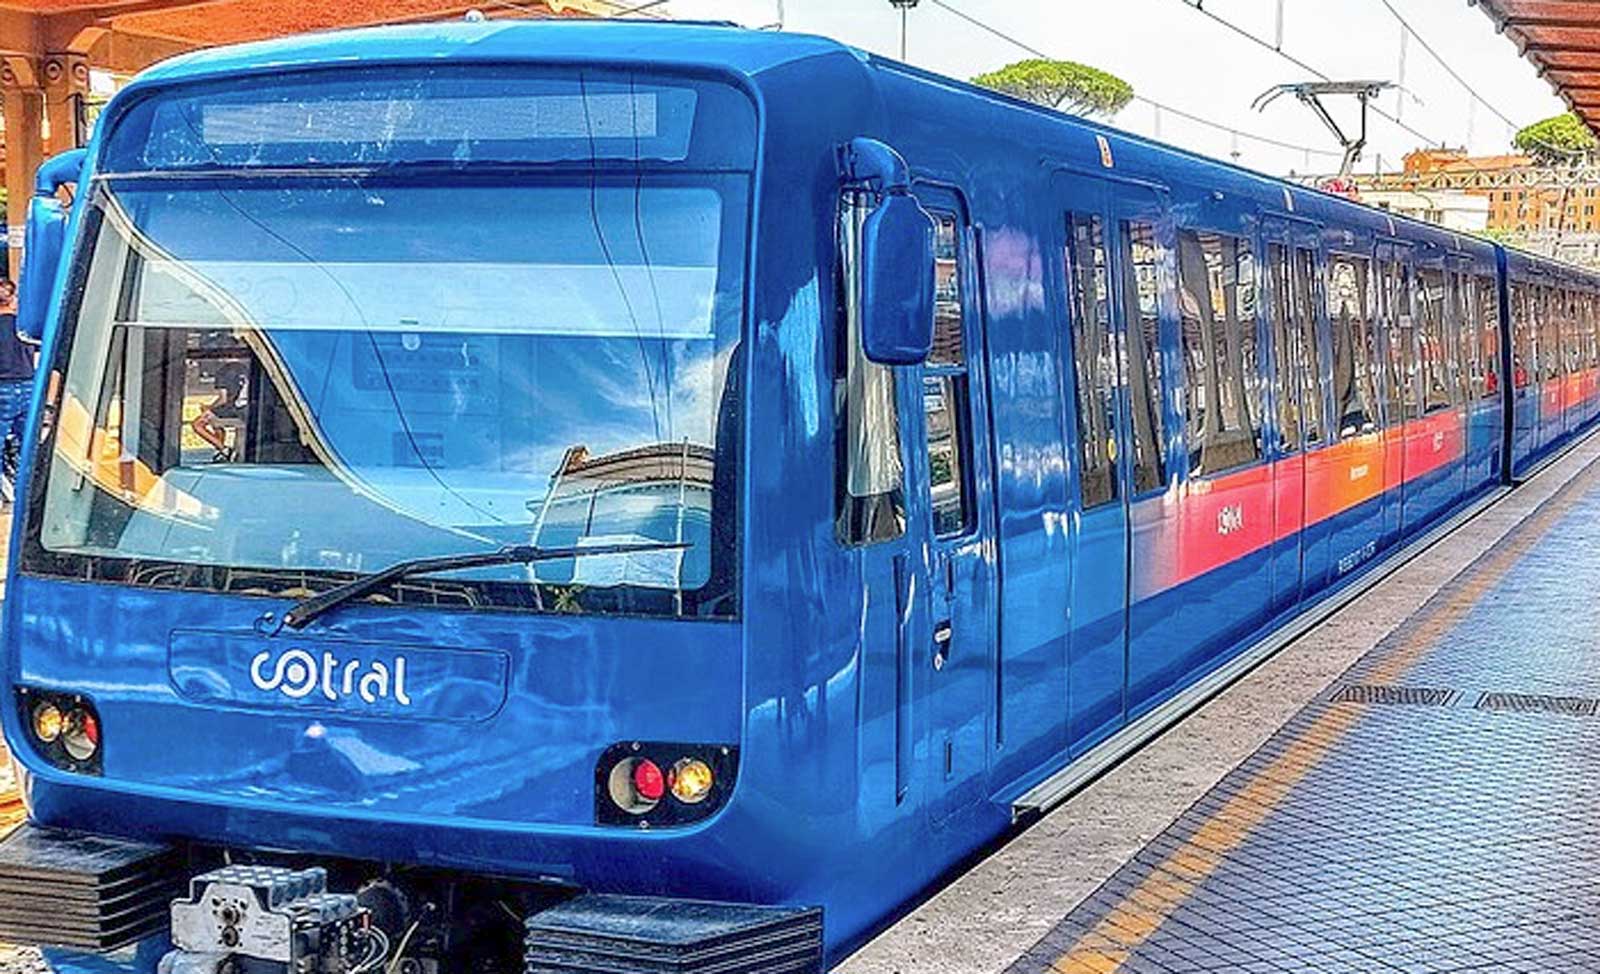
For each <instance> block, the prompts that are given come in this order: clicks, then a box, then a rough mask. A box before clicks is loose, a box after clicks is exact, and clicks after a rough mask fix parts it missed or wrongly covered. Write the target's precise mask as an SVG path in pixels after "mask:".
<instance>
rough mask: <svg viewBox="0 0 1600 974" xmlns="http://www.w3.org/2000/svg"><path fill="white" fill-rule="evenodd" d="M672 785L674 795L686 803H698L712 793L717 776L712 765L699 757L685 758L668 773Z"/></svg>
mask: <svg viewBox="0 0 1600 974" xmlns="http://www.w3.org/2000/svg"><path fill="white" fill-rule="evenodd" d="M668 780H669V781H670V783H671V785H672V795H673V797H674V798H676V799H678V801H680V802H683V803H684V804H685V805H698V804H699V803H701V802H703V801H705V800H706V796H707V795H710V794H711V788H712V786H714V785H715V784H716V783H717V776H716V775H715V774H714V773H713V772H712V770H711V766H710V765H709V764H706V763H705V762H704V761H702V760H700V759H699V758H684V759H683V760H681V761H679V762H678V763H677V764H674V765H673V766H672V773H671V774H670V775H668Z"/></svg>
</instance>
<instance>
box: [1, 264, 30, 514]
mask: <svg viewBox="0 0 1600 974" xmlns="http://www.w3.org/2000/svg"><path fill="white" fill-rule="evenodd" d="M34 360H35V354H34V349H33V346H32V345H30V344H28V343H27V342H25V341H23V340H22V337H21V336H19V335H18V334H17V286H16V284H15V283H13V282H11V281H9V280H5V279H0V432H3V433H4V435H5V443H4V445H3V446H0V475H3V477H4V480H3V482H0V501H3V502H4V503H7V504H9V503H11V501H12V499H13V496H14V494H15V491H16V482H17V460H18V458H19V457H21V455H22V437H23V435H24V426H25V424H26V423H27V420H28V404H29V401H30V400H31V399H32V398H33V369H34Z"/></svg>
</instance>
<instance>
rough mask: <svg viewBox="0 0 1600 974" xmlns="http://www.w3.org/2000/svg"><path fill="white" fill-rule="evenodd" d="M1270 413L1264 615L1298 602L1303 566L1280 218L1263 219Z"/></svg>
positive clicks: (1290, 301) (1300, 406)
mask: <svg viewBox="0 0 1600 974" xmlns="http://www.w3.org/2000/svg"><path fill="white" fill-rule="evenodd" d="M1262 238H1263V241H1264V242H1265V244H1266V247H1265V250H1264V253H1265V255H1266V267H1265V270H1266V299H1267V334H1268V341H1267V346H1268V349H1269V352H1268V361H1270V362H1271V363H1272V365H1271V369H1270V374H1271V376H1272V380H1271V383H1270V387H1271V390H1272V395H1271V412H1272V415H1273V418H1274V424H1273V425H1274V428H1275V429H1276V431H1277V437H1276V444H1275V449H1274V450H1273V451H1272V454H1273V461H1272V498H1273V501H1272V510H1273V525H1272V527H1273V531H1272V536H1273V539H1274V540H1273V542H1272V556H1271V565H1272V568H1271V576H1272V600H1271V604H1270V605H1269V606H1268V609H1269V615H1275V614H1277V613H1279V612H1282V611H1284V610H1286V609H1289V608H1291V607H1293V606H1294V605H1296V604H1298V603H1299V601H1300V588H1301V581H1302V579H1303V574H1302V573H1303V570H1304V558H1303V556H1304V552H1303V549H1302V543H1303V540H1304V538H1303V535H1302V529H1303V528H1304V527H1305V500H1306V464H1305V452H1304V447H1305V437H1304V432H1305V431H1304V429H1303V419H1304V415H1303V414H1304V412H1305V409H1306V407H1307V405H1308V402H1307V398H1306V395H1305V389H1304V384H1303V383H1304V377H1303V375H1302V372H1301V365H1302V363H1303V362H1304V361H1305V360H1306V349H1305V348H1304V344H1305V336H1304V334H1303V332H1302V331H1301V329H1300V328H1299V327H1298V319H1297V315H1296V307H1295V301H1296V295H1295V283H1294V282H1295V268H1294V263H1295V251H1296V248H1295V245H1294V242H1295V234H1294V232H1293V229H1292V227H1291V225H1290V224H1289V223H1288V222H1287V221H1284V220H1280V219H1275V218H1269V219H1267V220H1265V221H1263V224H1262Z"/></svg>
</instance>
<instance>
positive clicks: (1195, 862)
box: [1049, 466, 1596, 974]
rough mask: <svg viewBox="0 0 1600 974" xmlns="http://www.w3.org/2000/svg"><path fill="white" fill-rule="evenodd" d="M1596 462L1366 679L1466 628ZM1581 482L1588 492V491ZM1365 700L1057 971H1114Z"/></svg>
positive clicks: (1239, 802) (1306, 734) (1264, 781)
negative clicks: (1466, 622) (1463, 625)
mask: <svg viewBox="0 0 1600 974" xmlns="http://www.w3.org/2000/svg"><path fill="white" fill-rule="evenodd" d="M1595 469H1596V468H1594V467H1592V466H1591V467H1589V468H1586V469H1585V470H1584V471H1583V472H1582V473H1581V474H1579V475H1578V476H1577V477H1574V478H1573V479H1572V480H1571V481H1568V482H1567V484H1566V485H1565V486H1563V487H1562V488H1561V489H1560V490H1559V491H1557V492H1556V493H1555V495H1554V496H1552V497H1550V498H1549V499H1548V500H1546V501H1545V502H1544V504H1542V505H1541V506H1540V507H1539V508H1538V509H1537V510H1536V511H1535V512H1534V513H1533V514H1532V515H1531V516H1530V517H1529V518H1528V519H1527V520H1526V521H1524V522H1523V523H1522V524H1521V525H1520V526H1518V527H1517V528H1516V529H1515V530H1513V531H1512V533H1511V536H1510V537H1507V538H1506V539H1504V541H1503V543H1502V545H1501V546H1500V547H1498V548H1496V549H1494V550H1493V552H1492V553H1491V554H1490V555H1489V556H1488V557H1487V558H1484V559H1483V560H1481V561H1479V562H1478V563H1477V565H1476V567H1473V568H1468V570H1467V572H1468V574H1467V575H1466V576H1464V577H1463V578H1462V579H1461V582H1460V585H1459V587H1458V588H1457V589H1456V590H1455V591H1454V592H1451V593H1450V594H1449V595H1448V596H1447V597H1442V598H1438V599H1437V600H1435V601H1434V602H1432V603H1431V604H1429V605H1428V606H1426V607H1425V608H1424V609H1423V610H1422V611H1423V613H1424V614H1423V615H1422V616H1421V618H1420V619H1418V621H1417V622H1416V624H1415V625H1414V626H1412V627H1411V628H1410V629H1409V630H1407V631H1405V632H1404V636H1403V638H1402V640H1401V641H1400V644H1399V645H1398V646H1396V647H1394V648H1393V650H1392V651H1391V652H1390V653H1389V654H1388V655H1387V656H1386V657H1385V658H1384V659H1383V660H1382V661H1381V662H1379V663H1378V665H1377V666H1375V667H1373V669H1372V670H1370V671H1369V672H1368V673H1367V674H1366V675H1365V676H1364V677H1363V680H1364V681H1365V682H1370V683H1380V684H1381V683H1392V682H1394V681H1395V680H1398V679H1399V678H1400V677H1402V676H1403V675H1405V673H1406V672H1407V671H1408V670H1410V669H1411V668H1412V666H1414V665H1415V664H1416V663H1418V662H1419V661H1420V660H1421V659H1422V658H1423V657H1424V656H1426V655H1427V654H1428V653H1429V652H1431V651H1432V650H1433V649H1434V648H1435V647H1436V646H1437V645H1438V644H1439V642H1440V640H1442V639H1443V638H1444V637H1445V636H1446V635H1448V634H1449V633H1450V632H1452V631H1453V630H1454V629H1455V628H1456V627H1457V626H1458V625H1460V624H1461V623H1462V622H1463V621H1464V620H1465V619H1466V617H1467V615H1468V614H1469V613H1470V612H1471V611H1472V610H1473V609H1474V608H1475V607H1476V606H1477V604H1478V603H1479V601H1481V600H1482V598H1483V596H1484V595H1486V594H1487V593H1488V592H1489V590H1490V589H1492V588H1493V587H1494V586H1495V585H1496V584H1498V583H1499V582H1500V580H1501V579H1503V578H1504V577H1505V575H1506V573H1507V572H1509V571H1510V570H1511V569H1512V568H1513V567H1514V566H1515V565H1516V564H1517V562H1519V561H1521V560H1522V558H1523V556H1524V555H1526V554H1527V553H1528V552H1529V551H1531V550H1532V549H1533V548H1534V546H1536V545H1537V544H1538V543H1539V542H1540V541H1541V540H1542V539H1543V538H1544V536H1545V535H1546V534H1548V533H1549V531H1550V529H1551V528H1552V527H1554V526H1555V524H1556V523H1557V522H1559V521H1560V520H1561V518H1563V517H1564V516H1566V515H1567V514H1568V513H1569V512H1570V511H1571V510H1572V508H1573V507H1574V506H1575V505H1576V504H1577V503H1578V501H1579V500H1581V499H1582V498H1583V497H1584V496H1585V494H1586V492H1587V487H1588V484H1589V481H1590V480H1591V479H1592V474H1593V472H1594V470H1595ZM1580 487H1582V488H1583V489H1580ZM1366 711H1367V707H1366V706H1365V705H1351V706H1343V705H1341V706H1339V707H1330V708H1328V709H1327V710H1324V711H1323V712H1322V713H1320V714H1319V715H1318V716H1317V718H1316V719H1315V720H1313V721H1311V722H1310V723H1309V724H1307V725H1306V726H1305V727H1304V728H1303V729H1301V730H1300V731H1299V732H1298V733H1296V734H1295V735H1294V736H1293V737H1292V738H1291V739H1290V741H1289V744H1288V746H1287V747H1286V748H1284V751H1283V753H1282V754H1280V755H1278V757H1277V758H1275V759H1273V761H1272V762H1271V763H1269V764H1268V765H1267V766H1266V767H1264V768H1262V769H1261V770H1260V771H1257V772H1256V773H1255V774H1254V775H1252V776H1251V777H1250V779H1249V780H1248V781H1246V782H1245V784H1244V786H1243V787H1242V788H1240V789H1239V791H1238V792H1237V793H1236V794H1235V795H1234V796H1233V797H1232V798H1230V799H1229V800H1228V801H1227V802H1225V803H1224V804H1223V806H1222V807H1221V808H1219V809H1217V810H1216V811H1215V812H1213V813H1212V814H1211V815H1210V816H1209V817H1208V818H1207V819H1206V820H1205V822H1203V823H1202V824H1201V826H1200V827H1199V828H1198V829H1196V830H1195V832H1194V834H1193V835H1191V836H1190V837H1189V838H1188V839H1186V840H1185V841H1184V842H1183V843H1182V844H1181V845H1179V846H1178V848H1177V849H1176V850H1174V851H1173V852H1172V853H1171V854H1170V855H1169V856H1167V858H1166V859H1164V860H1162V862H1161V863H1160V864H1159V865H1157V866H1156V867H1155V868H1154V869H1152V870H1151V871H1150V873H1149V874H1148V875H1147V876H1145V878H1144V879H1143V880H1141V881H1140V882H1139V884H1138V885H1137V886H1135V887H1134V888H1133V889H1132V890H1131V891H1129V892H1128V893H1127V895H1126V896H1124V897H1123V899H1122V902H1120V903H1118V904H1117V905H1116V906H1115V907H1113V908H1112V909H1111V911H1110V912H1109V913H1107V914H1106V915H1105V916H1103V917H1102V918H1101V919H1100V920H1099V922H1097V923H1096V924H1095V926H1094V927H1093V928H1092V929H1091V930H1090V931H1089V932H1088V933H1086V934H1084V935H1083V936H1082V937H1080V938H1079V939H1078V941H1077V942H1076V943H1075V944H1073V946H1072V947H1071V949H1069V950H1067V951H1066V952H1065V953H1063V954H1061V955H1060V956H1058V957H1057V958H1056V959H1055V960H1054V961H1053V962H1052V963H1051V965H1050V968H1049V969H1050V971H1052V972H1054V974H1113V972H1116V971H1120V970H1121V968H1122V965H1123V963H1124V962H1125V961H1126V960H1127V959H1128V957H1129V956H1131V955H1132V954H1133V952H1134V951H1135V950H1136V949H1137V948H1138V947H1139V945H1140V944H1142V943H1144V942H1145V941H1146V940H1148V939H1149V938H1150V936H1151V935H1152V934H1154V933H1155V932H1156V930H1158V929H1159V928H1160V927H1161V925H1162V924H1163V923H1165V922H1166V921H1167V919H1169V918H1170V917H1171V916H1172V914H1173V913H1175V912H1176V911H1177V910H1178V908H1179V907H1180V906H1182V905H1183V903H1184V902H1186V901H1187V900H1188V899H1189V898H1190V897H1191V896H1192V895H1193V894H1194V891H1195V890H1196V889H1197V888H1198V887H1199V886H1200V884H1201V883H1203V882H1205V880H1206V879H1207V878H1209V877H1210V876H1211V875H1212V874H1213V873H1214V872H1216V870H1217V868H1218V867H1219V866H1221V865H1222V863H1223V862H1225V861H1226V860H1227V858H1228V855H1229V853H1231V852H1232V851H1233V850H1235V849H1237V848H1238V847H1239V846H1240V845H1242V844H1243V843H1244V841H1245V840H1246V839H1247V838H1249V836H1250V834H1251V833H1252V832H1254V831H1255V829H1256V828H1257V827H1258V826H1259V825H1261V823H1262V822H1263V821H1265V820H1266V818H1267V817H1268V816H1269V815H1271V814H1272V812H1273V811H1274V809H1275V808H1276V807H1277V805H1278V804H1279V803H1280V802H1281V801H1282V800H1283V799H1284V798H1286V797H1288V795H1289V793H1290V792H1292V791H1293V790H1294V789H1295V787H1296V786H1297V785H1299V784H1300V782H1301V781H1302V780H1303V779H1304V778H1305V777H1306V775H1308V774H1310V773H1311V772H1312V770H1314V769H1315V768H1316V767H1317V766H1318V765H1319V764H1321V763H1322V760H1323V758H1324V757H1326V756H1327V754H1328V752H1329V751H1331V750H1333V749H1334V747H1335V746H1336V745H1338V744H1339V743H1340V742H1341V741H1342V740H1343V739H1344V736H1345V735H1346V734H1347V733H1348V732H1349V731H1350V729H1351V728H1353V727H1354V726H1355V725H1356V724H1357V723H1359V722H1360V720H1361V718H1362V717H1363V716H1365V714H1366Z"/></svg>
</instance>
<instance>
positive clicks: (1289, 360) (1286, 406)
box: [1267, 243, 1301, 453]
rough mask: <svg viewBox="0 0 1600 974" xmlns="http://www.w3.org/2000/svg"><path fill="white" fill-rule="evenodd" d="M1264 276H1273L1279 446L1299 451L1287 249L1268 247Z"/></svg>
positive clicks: (1295, 344)
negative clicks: (1267, 274) (1265, 273)
mask: <svg viewBox="0 0 1600 974" xmlns="http://www.w3.org/2000/svg"><path fill="white" fill-rule="evenodd" d="M1267 273H1269V274H1270V275H1272V294H1271V298H1270V302H1271V303H1270V306H1269V307H1270V310H1271V322H1272V345H1273V348H1272V359H1273V362H1274V363H1275V368H1274V374H1275V375H1276V376H1277V377H1278V443H1279V445H1280V447H1281V448H1282V449H1283V450H1284V451H1286V452H1290V453H1292V452H1294V451H1295V450H1298V449H1300V398H1301V397H1300V390H1299V388H1298V387H1297V381H1296V379H1297V369H1296V365H1297V363H1298V361H1299V359H1300V351H1299V348H1298V346H1299V344H1300V343H1299V332H1298V329H1297V328H1296V327H1295V325H1294V305H1293V298H1292V297H1291V294H1292V293H1293V292H1291V291H1290V283H1289V282H1290V281H1291V279H1292V278H1293V276H1294V274H1293V271H1292V270H1291V269H1290V266H1289V250H1288V248H1287V247H1285V246H1284V245H1283V244H1277V243H1274V244H1268V245H1267Z"/></svg>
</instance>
